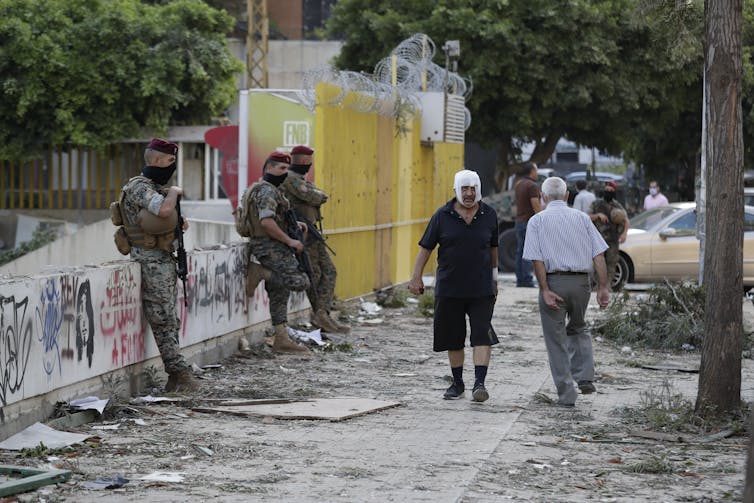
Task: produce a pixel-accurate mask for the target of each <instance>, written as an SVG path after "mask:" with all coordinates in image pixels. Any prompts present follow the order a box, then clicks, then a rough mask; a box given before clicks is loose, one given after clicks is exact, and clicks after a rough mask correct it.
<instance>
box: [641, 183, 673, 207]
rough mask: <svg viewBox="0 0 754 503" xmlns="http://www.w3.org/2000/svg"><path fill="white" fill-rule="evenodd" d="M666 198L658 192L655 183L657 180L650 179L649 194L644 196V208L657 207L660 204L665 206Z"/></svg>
mask: <svg viewBox="0 0 754 503" xmlns="http://www.w3.org/2000/svg"><path fill="white" fill-rule="evenodd" d="M668 204H670V203H668V198H667V197H665V195H664V194H663V193H662V192H660V186H659V185H657V181H655V180H652V181H651V182H649V194H647V197H645V198H644V210H645V211H646V210H651V209H652V208H659V207H660V206H667V205H668Z"/></svg>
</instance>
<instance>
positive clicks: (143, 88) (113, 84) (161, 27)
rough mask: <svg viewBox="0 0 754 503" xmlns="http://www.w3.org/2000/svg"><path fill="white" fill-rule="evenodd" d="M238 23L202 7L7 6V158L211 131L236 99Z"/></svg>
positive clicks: (82, 1) (1, 148) (2, 101)
mask: <svg viewBox="0 0 754 503" xmlns="http://www.w3.org/2000/svg"><path fill="white" fill-rule="evenodd" d="M233 23H234V21H233V19H232V18H231V17H230V16H228V15H227V14H226V13H224V12H222V11H219V10H215V9H213V8H211V7H209V6H207V5H206V4H205V3H204V2H202V1H201V0H176V1H173V2H170V3H167V4H165V5H149V4H146V3H143V2H141V1H139V0H114V1H109V0H6V1H3V2H0V40H2V44H0V158H4V159H9V160H23V159H29V158H33V157H36V156H38V155H39V154H40V153H42V152H44V151H45V150H46V148H48V147H50V146H55V145H63V144H69V143H70V144H76V145H82V146H87V147H94V148H98V147H102V146H104V145H106V144H108V143H112V142H113V141H116V140H119V139H122V138H125V137H129V136H135V135H138V134H139V132H140V130H141V129H142V128H144V127H146V128H150V129H152V130H155V131H157V132H159V131H164V130H165V129H166V128H167V127H168V125H170V124H195V123H204V124H206V123H207V122H209V120H210V117H211V116H213V115H218V114H220V113H221V112H222V111H223V110H224V109H225V108H227V107H228V106H229V105H230V104H231V103H232V102H233V100H234V99H235V96H236V86H235V80H234V79H235V76H236V74H237V73H239V72H240V71H242V64H241V63H240V62H238V61H237V60H236V59H235V58H234V57H233V56H232V54H231V53H230V51H229V50H228V47H227V44H226V41H225V34H226V33H227V32H228V31H230V30H231V29H232V27H233Z"/></svg>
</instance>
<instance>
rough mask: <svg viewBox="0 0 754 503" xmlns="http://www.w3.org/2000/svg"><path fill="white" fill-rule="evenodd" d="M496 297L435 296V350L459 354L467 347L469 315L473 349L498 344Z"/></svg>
mask: <svg viewBox="0 0 754 503" xmlns="http://www.w3.org/2000/svg"><path fill="white" fill-rule="evenodd" d="M494 308H495V297H493V296H489V297H472V298H455V297H435V322H434V329H435V340H434V348H433V349H434V350H435V351H456V350H459V349H463V348H464V346H465V345H466V315H468V316H469V325H470V326H471V337H470V341H471V345H472V346H492V345H493V344H497V343H498V342H499V341H498V340H497V336H496V335H495V332H494V331H493V330H492V324H491V321H492V310H493V309H494Z"/></svg>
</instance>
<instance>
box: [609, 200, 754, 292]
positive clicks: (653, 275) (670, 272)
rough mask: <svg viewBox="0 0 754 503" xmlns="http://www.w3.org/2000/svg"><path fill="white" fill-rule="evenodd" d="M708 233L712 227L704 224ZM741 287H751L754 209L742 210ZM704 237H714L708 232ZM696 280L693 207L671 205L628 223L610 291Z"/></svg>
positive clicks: (753, 253)
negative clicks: (641, 284) (639, 284)
mask: <svg viewBox="0 0 754 503" xmlns="http://www.w3.org/2000/svg"><path fill="white" fill-rule="evenodd" d="M708 226H709V227H708V228H709V229H710V230H712V229H713V228H714V223H708ZM743 229H744V247H743V255H744V262H743V284H744V287H745V288H747V289H748V288H751V287H754V206H745V207H744V225H743ZM707 235H708V236H711V235H714V231H713V232H708V234H707ZM698 278H699V240H698V239H697V238H696V203H693V202H686V203H671V204H670V205H669V206H663V207H660V208H654V209H651V210H648V211H645V212H644V213H640V214H639V215H637V216H635V217H633V218H632V219H631V228H630V229H629V231H628V236H627V238H626V242H625V243H622V244H621V245H620V257H619V259H618V266H617V267H616V270H615V275H614V277H613V279H612V282H611V283H612V286H613V289H619V288H620V287H621V286H622V285H623V284H624V283H626V282H629V283H634V282H654V281H662V280H663V279H668V280H675V281H678V280H697V279H698Z"/></svg>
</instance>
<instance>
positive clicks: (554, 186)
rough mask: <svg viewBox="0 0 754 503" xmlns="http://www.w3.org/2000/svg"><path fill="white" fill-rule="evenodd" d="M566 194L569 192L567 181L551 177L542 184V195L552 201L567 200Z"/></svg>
mask: <svg viewBox="0 0 754 503" xmlns="http://www.w3.org/2000/svg"><path fill="white" fill-rule="evenodd" d="M566 192H568V187H567V186H566V183H565V180H563V179H562V178H560V177H557V176H551V177H550V178H548V179H547V180H545V181H544V182H542V194H543V195H544V196H546V197H547V199H549V200H550V201H555V200H557V199H565V195H566Z"/></svg>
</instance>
